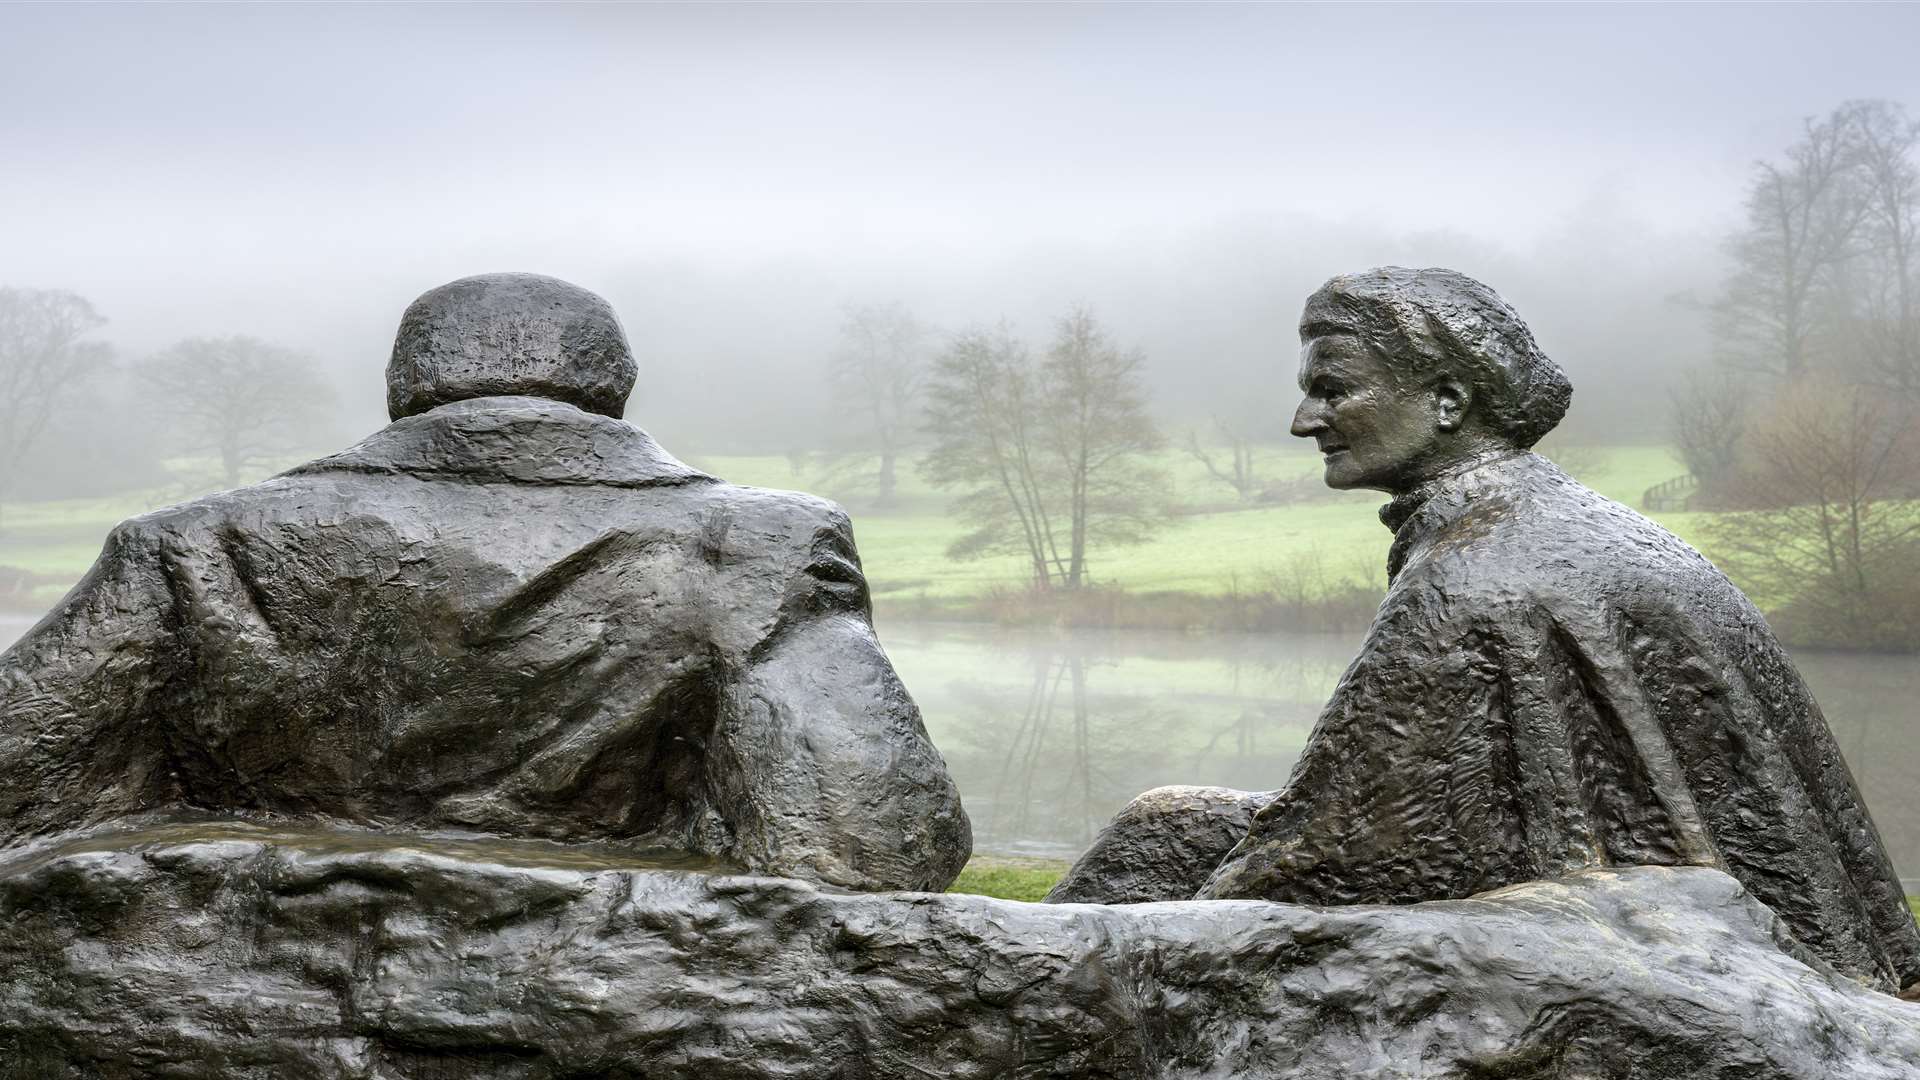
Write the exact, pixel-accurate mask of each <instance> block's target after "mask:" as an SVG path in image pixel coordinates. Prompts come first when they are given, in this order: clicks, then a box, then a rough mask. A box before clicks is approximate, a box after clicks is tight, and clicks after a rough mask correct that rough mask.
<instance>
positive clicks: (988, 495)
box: [920, 326, 1062, 589]
mask: <svg viewBox="0 0 1920 1080" xmlns="http://www.w3.org/2000/svg"><path fill="white" fill-rule="evenodd" d="M1041 420H1042V415H1041V402H1040V393H1039V380H1038V379H1037V378H1036V376H1035V372H1034V370H1033V361H1032V357H1031V355H1030V354H1029V353H1028V351H1027V348H1026V346H1024V345H1022V344H1021V343H1020V342H1019V341H1017V340H1015V339H1014V337H1013V336H1012V334H1011V333H1010V332H1009V331H1008V330H1007V328H1006V327H1005V326H1001V327H1000V328H998V329H997V330H993V331H986V330H969V331H965V332H963V333H961V334H958V335H956V336H955V337H954V339H953V341H952V343H951V344H949V345H948V347H947V348H946V350H945V351H944V352H942V353H941V354H940V355H939V357H938V358H937V359H936V360H935V361H934V364H933V371H932V377H931V379H930V380H929V382H928V386H927V403H926V410H925V430H926V432H927V434H928V436H929V437H930V438H931V439H932V441H933V445H932V448H931V449H930V450H929V451H928V452H927V454H926V456H925V457H923V458H921V459H920V471H921V473H922V475H924V476H925V477H926V478H927V480H928V481H929V482H930V483H932V484H933V485H934V486H936V487H957V488H961V489H963V490H962V493H961V495H960V498H959V500H958V501H957V502H956V503H955V506H954V511H955V513H956V514H958V515H959V516H960V517H961V518H963V519H965V520H966V521H967V522H968V523H969V524H970V525H971V526H972V527H971V528H970V530H969V531H968V532H967V533H966V535H964V536H962V537H961V538H960V539H959V540H956V541H955V542H954V543H953V544H952V545H951V546H949V547H948V549H947V554H948V556H949V557H951V558H970V557H973V556H976V555H982V554H986V553H989V552H995V551H1013V552H1018V553H1021V554H1023V555H1025V556H1026V558H1027V561H1028V566H1029V569H1030V572H1031V575H1032V581H1033V584H1034V586H1035V587H1036V588H1042V589H1045V588H1050V587H1051V586H1052V585H1053V584H1054V583H1055V580H1056V578H1057V576H1058V573H1057V571H1058V570H1059V568H1060V566H1061V559H1060V553H1059V546H1058V543H1057V540H1056V537H1055V521H1056V520H1057V519H1059V518H1060V517H1061V516H1062V508H1061V507H1060V506H1059V505H1058V503H1057V501H1056V497H1057V494H1058V487H1059V485H1058V483H1057V482H1056V481H1055V477H1054V476H1053V475H1051V474H1050V473H1049V472H1048V466H1049V465H1050V464H1051V462H1050V461H1049V460H1048V459H1047V458H1046V457H1045V456H1044V455H1043V453H1042V447H1041V445H1040V424H1041Z"/></svg>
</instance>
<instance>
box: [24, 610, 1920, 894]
mask: <svg viewBox="0 0 1920 1080" xmlns="http://www.w3.org/2000/svg"><path fill="white" fill-rule="evenodd" d="M32 623H33V618H32V617H31V616H21V615H9V614H0V646H4V645H5V644H7V643H10V642H12V640H13V639H14V638H15V637H16V636H18V635H19V634H21V633H23V632H24V631H25V630H26V629H27V628H28V627H29V626H31V625H32ZM881 637H882V640H884V641H885V642H886V646H887V652H888V654H889V655H890V656H892V658H893V661H894V664H895V666H896V667H898V669H899V670H900V673H901V676H902V677H903V678H904V679H905V680H906V682H907V686H908V687H909V688H910V689H911V690H912V691H913V694H914V697H915V698H916V699H917V700H918V701H919V702H920V706H921V709H922V711H923V712H924V713H925V714H926V718H927V726H928V728H929V729H930V730H931V731H932V733H933V737H934V740H935V742H936V743H938V745H939V746H940V749H941V751H942V753H944V754H945V755H946V758H947V762H948V765H949V766H950V767H951V768H952V770H953V773H954V777H955V779H956V780H957V781H958V782H959V784H960V790H961V793H962V795H963V797H964V798H965V800H966V805H967V811H968V813H969V814H970V815H971V816H972V818H973V828H974V846H975V848H976V849H977V850H979V851H982V852H994V853H999V854H1028V855H1050V856H1057V857H1061V858H1071V857H1072V856H1074V855H1076V854H1078V853H1079V852H1080V851H1081V850H1082V849H1083V848H1085V846H1086V845H1087V843H1088V842H1089V841H1090V840H1091V839H1092V838H1093V836H1094V834H1095V833H1096V832H1098V831H1099V829H1100V827H1101V826H1102V825H1103V824H1105V823H1106V821H1107V819H1108V818H1109V817H1111V816H1112V815H1113V813H1114V811H1116V810H1118V809H1119V808H1120V807H1121V806H1123V805H1125V804H1126V801H1127V800H1128V799H1130V798H1132V797H1133V796H1134V795H1136V794H1138V793H1139V792H1141V791H1143V790H1145V789H1147V788H1150V787H1154V786H1157V785H1160V784H1220V785H1224V786H1228V787H1238V788H1247V789H1255V790H1259V789H1268V788H1274V787H1278V786H1279V785H1280V784H1282V783H1284V782H1285V780H1286V778H1287V773H1288V771H1289V770H1290V769H1292V767H1293V762H1294V759H1295V757H1296V756H1297V755H1298V754H1299V751H1300V746H1301V744H1302V743H1303V742H1304V741H1305V739H1306V736H1307V732H1308V731H1310V730H1311V729H1312V726H1313V721H1314V718H1315V717H1316V716H1317V715H1318V714H1319V710H1320V706H1321V704H1322V703H1324V702H1325V701H1326V699H1327V696H1328V695H1329V694H1330V693H1331V692H1332V690H1333V685H1334V683H1335V682H1336V681H1337V680H1338V679H1339V677H1340V672H1341V671H1342V670H1344V669H1345V667H1346V664H1347V661H1348V660H1349V659H1351V658H1352V656H1353V654H1354V652H1355V650H1356V649H1357V648H1358V646H1359V635H1358V634H1357V633H1356V634H1237V635H1208V636H1193V635H1185V634H1170V633H1153V632H1140V631H1109V632H1082V633H1073V634H1062V633H1054V632H1048V631H1022V630H1006V629H1001V628H997V627H991V626H968V625H957V624H944V623H943V624H915V623H898V622H886V623H883V625H882V626H881ZM1795 660H1796V662H1797V663H1798V664H1799V666H1800V669H1801V671H1802V673H1804V674H1805V676H1806V678H1807V680H1808V681H1809V682H1810V683H1811V684H1812V685H1813V689H1814V693H1815V694H1816V696H1818V698H1819V700H1820V703H1821V706H1822V707H1823V708H1824V710H1825V711H1826V713H1827V717H1828V720H1829V722H1830V723H1831V724H1832V725H1833V730H1834V734H1835V735H1836V736H1837V737H1838V739H1839V742H1840V748H1841V751H1842V752H1843V753H1844V754H1845V755H1846V758H1847V761H1848V763H1849V764H1850V765H1851V766H1852V768H1853V774H1854V776H1855V778H1856V779H1858V781H1859V783H1860V786H1861V789H1862V790H1863V792H1864V793H1865V795H1866V799H1867V803H1868V805H1869V806H1870V807H1871V808H1872V810H1873V814H1874V818H1875V820H1876V821H1877V822H1878V823H1879V826H1880V830H1881V833H1882V834H1883V837H1884V839H1885V840H1886V843H1887V847H1888V850H1889V851H1890V852H1891V853H1892V855H1893V858H1894V863H1895V865H1896V866H1898V867H1900V870H1901V873H1902V875H1903V876H1904V877H1906V878H1907V879H1908V880H1909V881H1910V882H1914V884H1912V885H1910V887H1909V888H1910V891H1920V881H1916V879H1920V718H1917V717H1916V703H1920V657H1903V656H1872V655H1860V654H1848V653H1820V652H1803V653H1800V654H1797V655H1796V657H1795Z"/></svg>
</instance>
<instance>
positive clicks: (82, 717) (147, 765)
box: [0, 522, 179, 844]
mask: <svg viewBox="0 0 1920 1080" xmlns="http://www.w3.org/2000/svg"><path fill="white" fill-rule="evenodd" d="M160 549H161V541H160V538H159V536H158V534H157V533H156V532H155V531H153V530H151V529H148V528H145V527H142V526H141V525H140V524H139V523H137V522H136V523H128V524H126V525H122V526H120V527H119V528H117V529H115V530H114V531H113V533H112V534H111V535H110V536H109V537H108V539H107V543H106V547H105V549H104V550H103V551H102V552H101V555H100V558H99V559H98V561H96V562H95V563H94V565H93V568H92V569H91V570H89V571H88V573H87V575H86V577H85V578H83V579H81V581H80V583H79V584H78V585H76V586H74V588H73V590H72V591H71V592H69V593H68V594H67V595H66V597H65V598H64V599H62V600H61V602H60V603H59V605H58V606H56V607H55V608H54V610H53V612H52V613H51V614H49V615H48V616H47V617H46V618H45V619H43V620H42V621H41V622H40V623H39V624H38V625H37V626H35V627H34V628H33V629H32V630H29V631H28V632H27V634H26V636H25V637H23V638H21V639H20V641H18V642H17V643H15V644H14V646H13V647H12V648H10V649H8V650H7V651H6V652H5V653H0V844H5V843H15V842H19V841H21V840H25V839H30V838H32V837H34V836H37V835H42V834H46V833H52V832H58V831H61V830H64V829H69V828H73V827H77V826H82V825H87V824H91V823H94V822H97V821H100V820H103V819H105V818H109V817H113V816H116V815H119V814H124V813H131V812H136V811H139V810H142V809H149V808H151V807H152V806H153V804H154V803H155V802H156V801H158V792H159V791H160V790H161V789H162V788H164V787H165V786H166V784H167V779H166V767H165V761H164V754H163V747H164V745H165V741H164V738H163V737H162V736H161V734H160V733H159V732H158V730H157V729H156V728H157V723H158V721H157V719H156V718H155V717H154V716H153V715H152V714H151V712H150V711H149V706H150V704H151V702H152V701H153V699H154V697H155V696H156V695H157V693H158V692H159V691H160V690H161V688H162V687H163V686H164V685H165V684H166V682H167V681H168V679H169V678H170V673H171V672H172V671H173V670H174V668H175V666H176V664H177V661H178V656H179V648H178V645H177V643H176V640H175V636H174V633H173V613H172V597H171V591H170V590H169V588H168V585H167V581H166V576H165V570H164V566H163V561H162V558H161V550H160Z"/></svg>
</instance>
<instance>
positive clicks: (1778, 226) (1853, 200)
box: [1715, 109, 1867, 379]
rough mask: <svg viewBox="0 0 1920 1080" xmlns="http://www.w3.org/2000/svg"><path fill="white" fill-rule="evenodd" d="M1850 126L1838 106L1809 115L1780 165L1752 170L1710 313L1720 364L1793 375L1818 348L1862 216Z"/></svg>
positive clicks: (1809, 361) (1762, 165)
mask: <svg viewBox="0 0 1920 1080" xmlns="http://www.w3.org/2000/svg"><path fill="white" fill-rule="evenodd" d="M1854 126H1855V125H1854V124H1853V123H1852V121H1851V120H1850V119H1849V117H1848V116H1847V115H1846V113H1845V110H1844V109H1842V110H1836V111H1835V112H1834V113H1833V114H1832V115H1830V116H1828V117H1827V118H1826V119H1823V120H1809V121H1807V122H1806V124H1805V126H1804V136H1803V138H1802V139H1801V140H1800V141H1799V142H1798V143H1795V144H1794V145H1793V146H1791V147H1789V148H1788V149H1787V153H1786V160H1785V161H1783V162H1767V161H1763V162H1760V163H1758V164H1757V165H1755V166H1754V169H1755V177H1754V180H1753V183H1752V186H1751V187H1749V188H1748V190H1747V203H1746V217H1747V224H1746V227H1745V229H1743V230H1742V231H1741V232H1740V233H1739V234H1738V235H1736V236H1735V237H1734V238H1733V241H1732V242H1731V244H1730V245H1729V247H1728V253H1729V255H1731V256H1732V259H1733V263H1734V270H1733V273H1732V275H1731V276H1730V277H1729V278H1728V280H1727V283H1726V287H1725V289H1724V291H1723V293H1722V296H1721V298H1720V301H1719V303H1718V304H1717V305H1716V310H1715V314H1716V320H1715V324H1716V329H1717V330H1718V332H1719V337H1720V345H1721V358H1722V360H1723V361H1724V362H1726V363H1728V364H1730V365H1732V366H1735V367H1741V368H1746V369H1748V370H1752V371H1757V372H1762V373H1766V374H1770V375H1777V376H1780V377H1783V378H1787V379H1795V378H1798V377H1800V376H1801V375H1804V374H1805V373H1806V372H1807V370H1808V368H1809V366H1810V365H1811V364H1812V362H1813V361H1814V359H1815V358H1816V356H1817V355H1818V354H1819V351H1820V350H1819V342H1818V340H1817V339H1818V332H1819V329H1820V323H1821V318H1822V315H1823V314H1824V313H1825V312H1826V311H1828V310H1831V307H1832V305H1831V304H1829V303H1828V301H1829V300H1830V298H1831V297H1830V295H1829V293H1830V290H1831V288H1832V286H1833V285H1834V283H1835V271H1836V269H1837V268H1838V267H1840V266H1841V265H1842V264H1843V263H1844V262H1845V261H1846V260H1847V259H1848V258H1849V257H1850V256H1851V255H1852V254H1853V253H1854V250H1855V247H1856V244H1857V242H1858V240H1859V233H1860V226H1861V222H1862V220H1863V219H1864V218H1865V217H1866V214H1867V208H1866V203H1865V200H1864V198H1863V197H1862V194H1861V190H1862V185H1861V183H1860V178H1859V173H1858V169H1857V168H1856V166H1857V162H1858V155H1857V153H1856V146H1855V143H1856V139H1855V137H1854V136H1855V131H1854Z"/></svg>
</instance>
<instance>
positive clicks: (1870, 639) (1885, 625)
mask: <svg viewBox="0 0 1920 1080" xmlns="http://www.w3.org/2000/svg"><path fill="white" fill-rule="evenodd" d="M1791 390H1792V391H1794V392H1787V393H1782V394H1780V395H1778V396H1777V397H1775V398H1774V399H1773V401H1772V402H1771V404H1770V406H1769V407H1768V408H1767V409H1766V410H1764V411H1763V412H1762V413H1761V414H1760V415H1759V416H1758V417H1757V418H1756V419H1755V420H1754V421H1753V424H1752V427H1751V429H1750V430H1749V432H1748V434H1747V437H1746V439H1745V442H1744V453H1743V455H1742V465H1741V468H1740V470H1739V472H1738V474H1737V476H1736V478H1735V479H1734V480H1733V483H1734V484H1735V485H1736V495H1737V499H1738V504H1739V505H1740V506H1742V507H1743V508H1745V509H1743V510H1742V511H1741V512H1738V513H1726V514H1720V515H1717V516H1716V517H1715V518H1714V519H1713V520H1712V522H1711V523H1710V525H1709V526H1708V530H1707V538H1708V541H1709V545H1710V548H1711V550H1712V551H1713V553H1714V555H1715V557H1716V558H1717V559H1718V560H1719V561H1720V562H1721V563H1722V564H1723V565H1724V566H1725V567H1726V569H1727V571H1728V572H1729V573H1730V574H1732V575H1733V576H1734V577H1735V578H1736V579H1738V580H1739V581H1740V582H1741V584H1742V585H1743V586H1745V587H1746V588H1747V589H1748V590H1749V591H1750V592H1751V593H1753V594H1754V595H1755V596H1756V597H1759V598H1761V600H1762V601H1763V602H1765V603H1767V604H1768V607H1769V613H1770V617H1771V618H1772V620H1773V621H1774V623H1775V626H1776V629H1778V630H1779V631H1780V633H1781V636H1782V637H1783V638H1784V639H1786V640H1789V641H1797V642H1801V643H1806V644H1814V645H1826V646H1835V647H1842V648H1899V649H1911V648H1913V643H1914V641H1915V640H1916V634H1920V503H1916V502H1915V501H1914V500H1913V499H1912V497H1911V496H1912V494H1913V492H1912V490H1911V486H1910V485H1911V483H1912V479H1913V477H1915V476H1916V475H1920V430H1916V427H1915V423H1914V420H1915V417H1914V412H1913V406H1912V405H1911V404H1910V403H1908V402H1906V401H1904V400H1902V399H1899V398H1896V397H1890V396H1888V395H1885V394H1879V393H1875V392H1874V391H1873V390H1871V389H1869V388H1866V387H1860V386H1834V385H1831V384H1824V383H1823V384H1822V385H1817V386H1815V385H1808V386H1795V387H1792V388H1791Z"/></svg>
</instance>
